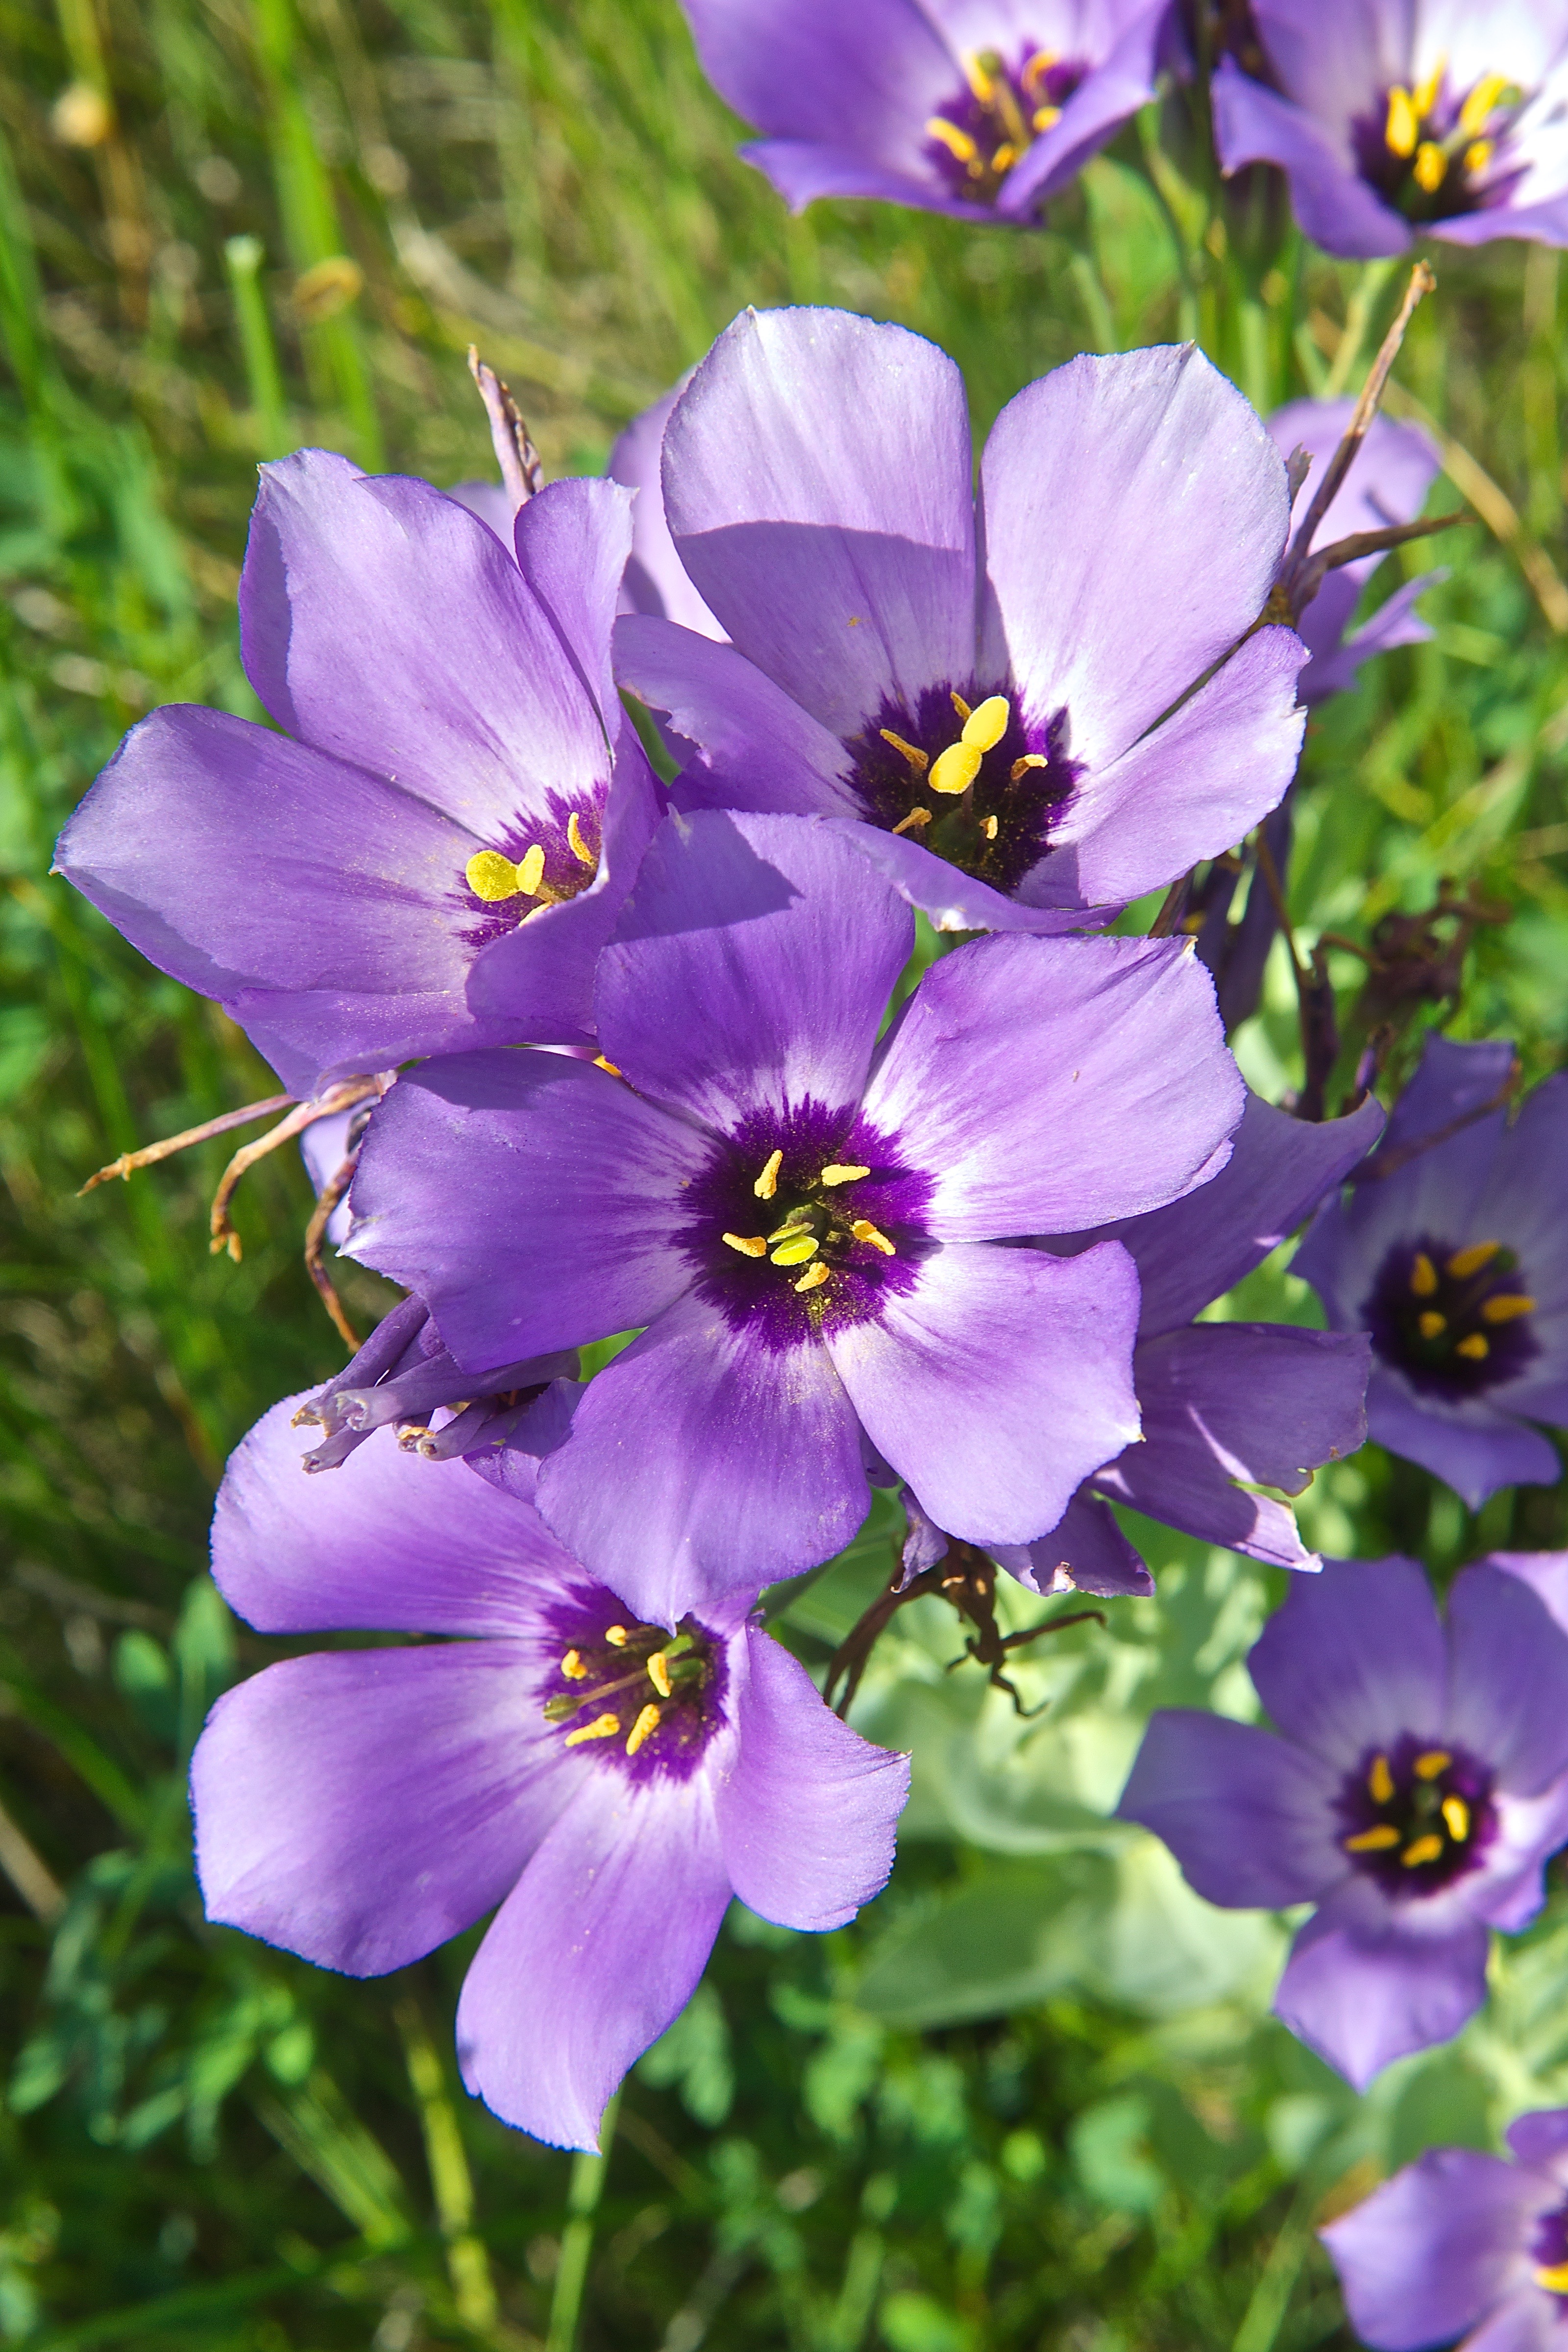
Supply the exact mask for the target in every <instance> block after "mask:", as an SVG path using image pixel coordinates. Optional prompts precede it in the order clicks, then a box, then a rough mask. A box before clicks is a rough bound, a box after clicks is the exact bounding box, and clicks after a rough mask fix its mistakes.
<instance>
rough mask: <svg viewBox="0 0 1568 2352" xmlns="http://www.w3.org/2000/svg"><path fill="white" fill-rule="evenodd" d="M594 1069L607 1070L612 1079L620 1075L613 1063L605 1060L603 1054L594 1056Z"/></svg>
mask: <svg viewBox="0 0 1568 2352" xmlns="http://www.w3.org/2000/svg"><path fill="white" fill-rule="evenodd" d="M594 1067H595V1069H596V1070H607V1071H608V1072H609V1074H610V1076H611V1077H612V1078H618V1077H619V1076H620V1075H621V1074H620V1071H619V1070H618V1069H617V1067H616V1065H615V1063H614V1062H612V1061H609V1060H607V1059H606V1058H605V1055H603V1054H595V1056H594Z"/></svg>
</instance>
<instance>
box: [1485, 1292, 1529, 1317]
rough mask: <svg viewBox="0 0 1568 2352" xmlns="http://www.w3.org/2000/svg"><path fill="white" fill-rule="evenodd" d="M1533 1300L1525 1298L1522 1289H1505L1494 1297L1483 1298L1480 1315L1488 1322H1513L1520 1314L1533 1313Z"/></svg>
mask: <svg viewBox="0 0 1568 2352" xmlns="http://www.w3.org/2000/svg"><path fill="white" fill-rule="evenodd" d="M1534 1312H1535V1301H1534V1299H1533V1298H1527V1297H1525V1295H1524V1293H1523V1291H1522V1290H1506V1291H1501V1292H1500V1293H1499V1295H1498V1297H1496V1298H1483V1299H1482V1301H1481V1317H1482V1319H1483V1321H1485V1322H1488V1323H1513V1322H1516V1321H1517V1320H1518V1318H1520V1316H1521V1315H1533V1314H1534Z"/></svg>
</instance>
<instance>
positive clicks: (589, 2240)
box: [544, 2092, 620, 2352]
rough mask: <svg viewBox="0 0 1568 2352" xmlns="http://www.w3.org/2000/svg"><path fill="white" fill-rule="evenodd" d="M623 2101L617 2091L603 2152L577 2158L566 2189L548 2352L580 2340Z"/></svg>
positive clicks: (602, 2129)
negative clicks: (598, 2223)
mask: <svg viewBox="0 0 1568 2352" xmlns="http://www.w3.org/2000/svg"><path fill="white" fill-rule="evenodd" d="M619 2104H620V2094H619V2093H618V2092H617V2093H616V2096H615V2097H614V2098H613V2099H612V2100H611V2101H610V2103H609V2105H608V2106H607V2107H606V2108H605V2116H604V2121H603V2122H602V2123H601V2124H600V2126H599V2151H600V2152H599V2154H598V2155H597V2156H595V2155H593V2154H592V2153H590V2152H588V2151H584V2153H583V2154H582V2155H580V2156H577V2157H575V2158H574V2159H573V2164H572V2183H571V2186H570V2188H569V2189H567V2191H566V2227H565V2229H564V2230H563V2231H562V2233H561V2266H560V2268H559V2270H557V2272H556V2273H555V2292H554V2294H553V2295H552V2297H551V2301H550V2326H549V2329H548V2331H547V2332H546V2335H545V2338H544V2352H573V2347H574V2345H575V2344H576V2341H577V2320H578V2316H579V2315H580V2313H581V2311H582V2308H583V2289H584V2285H585V2284H587V2278H588V2257H589V2255H590V2254H591V2253H592V2252H593V2248H594V2215H595V2211H596V2210H597V2209H598V2203H599V2198H600V2196H601V2194H602V2192H603V2189H604V2186H605V2172H606V2171H607V2169H608V2168H609V2161H610V2141H611V2139H612V2137H614V2134H615V2128H616V2107H617V2106H618V2105H619Z"/></svg>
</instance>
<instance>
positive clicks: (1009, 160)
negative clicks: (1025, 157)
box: [991, 139, 1018, 172]
mask: <svg viewBox="0 0 1568 2352" xmlns="http://www.w3.org/2000/svg"><path fill="white" fill-rule="evenodd" d="M1017 160H1018V151H1017V149H1016V147H1010V146H1009V145H1008V143H1007V142H1006V141H1005V139H1004V141H1003V142H1002V144H1001V146H1000V147H994V148H993V149H992V151H991V169H992V170H993V171H994V172H1010V171H1011V170H1012V168H1013V166H1014V164H1015V163H1016V162H1017Z"/></svg>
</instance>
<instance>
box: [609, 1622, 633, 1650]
mask: <svg viewBox="0 0 1568 2352" xmlns="http://www.w3.org/2000/svg"><path fill="white" fill-rule="evenodd" d="M631 1638H632V1637H631V1635H630V1634H629V1633H627V1631H626V1627H625V1626H624V1625H606V1626H605V1641H606V1642H608V1643H609V1645H610V1647H611V1649H612V1650H624V1649H625V1648H626V1643H628V1642H629V1641H630V1640H631Z"/></svg>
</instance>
